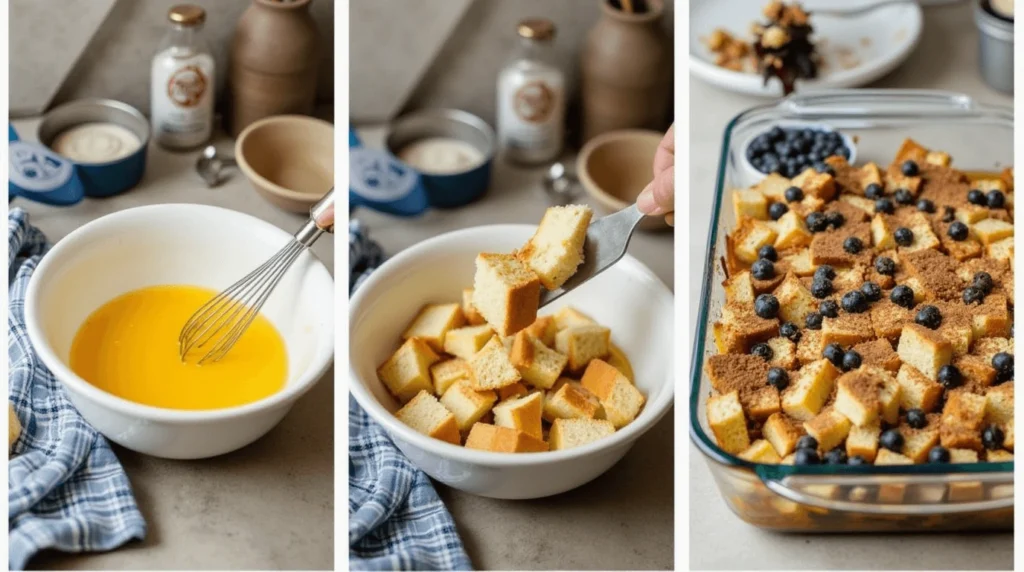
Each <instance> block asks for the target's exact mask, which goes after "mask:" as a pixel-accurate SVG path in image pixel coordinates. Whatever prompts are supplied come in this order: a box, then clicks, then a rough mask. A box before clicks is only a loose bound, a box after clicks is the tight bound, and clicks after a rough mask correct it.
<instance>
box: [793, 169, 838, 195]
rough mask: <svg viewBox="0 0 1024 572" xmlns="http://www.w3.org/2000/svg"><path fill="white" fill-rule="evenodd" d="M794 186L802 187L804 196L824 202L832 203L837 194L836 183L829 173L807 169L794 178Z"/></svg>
mask: <svg viewBox="0 0 1024 572" xmlns="http://www.w3.org/2000/svg"><path fill="white" fill-rule="evenodd" d="M793 185H794V186H797V187H800V189H801V190H803V192H804V194H807V195H811V196H814V197H817V198H819V199H821V200H823V201H830V200H832V198H833V197H834V196H835V194H836V181H835V179H833V178H832V175H829V174H828V173H819V172H818V171H816V170H814V169H811V168H807V169H804V172H803V173H800V174H799V175H797V176H796V177H794V178H793Z"/></svg>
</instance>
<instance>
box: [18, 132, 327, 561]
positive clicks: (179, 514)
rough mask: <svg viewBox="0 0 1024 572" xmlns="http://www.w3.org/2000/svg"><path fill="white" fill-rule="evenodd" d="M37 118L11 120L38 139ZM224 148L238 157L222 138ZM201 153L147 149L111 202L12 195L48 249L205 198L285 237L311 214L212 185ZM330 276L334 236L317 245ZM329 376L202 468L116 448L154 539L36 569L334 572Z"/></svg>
mask: <svg viewBox="0 0 1024 572" xmlns="http://www.w3.org/2000/svg"><path fill="white" fill-rule="evenodd" d="M37 121H38V120H22V121H15V122H14V125H15V128H16V129H17V130H18V133H19V135H20V136H21V137H22V138H23V139H32V140H34V139H35V125H36V123H37ZM217 144H218V147H220V148H222V149H223V150H225V151H230V150H231V142H230V141H229V140H228V139H227V138H226V137H223V136H222V137H221V138H220V139H218V140H217ZM197 156H198V151H193V152H189V153H170V152H167V151H164V150H163V149H161V148H159V147H156V146H155V145H151V146H150V151H149V158H148V165H147V169H146V175H145V177H144V179H143V180H142V182H141V183H140V184H139V186H138V187H136V188H135V189H132V190H131V191H129V192H127V193H126V194H123V195H120V196H117V197H111V198H107V199H86V200H84V201H83V202H81V203H79V204H77V205H75V206H71V207H51V206H46V205H41V204H38V203H33V202H29V201H26V200H24V199H16V200H15V201H14V202H12V203H11V205H10V206H11V207H16V206H17V207H23V208H24V209H25V210H27V211H28V212H29V214H30V216H31V222H32V223H33V224H34V225H35V226H37V227H39V228H40V229H42V231H43V232H44V233H46V236H47V237H48V238H49V239H50V241H51V242H56V241H58V240H60V239H61V238H63V237H64V236H65V235H67V234H68V233H69V232H71V231H72V230H74V229H76V228H78V227H80V226H82V225H83V224H86V223H88V222H89V221H92V220H94V219H96V218H99V217H101V216H103V215H105V214H108V213H112V212H115V211H120V210H124V209H127V208H131V207H135V206H140V205H149V204H155V203H200V204H208V205H216V206H221V207H226V208H230V209H234V210H237V211H241V212H245V213H248V214H250V215H253V216H255V217H258V218H261V219H263V220H266V221H268V222H270V223H273V224H275V225H277V226H278V227H280V228H282V229H284V230H287V231H289V232H291V231H293V230H295V229H297V228H299V226H300V225H301V224H302V222H303V221H304V220H305V219H304V217H301V216H299V215H294V214H290V213H285V212H282V211H279V210H277V209H276V208H274V207H273V206H271V205H270V204H269V203H267V202H266V201H264V200H263V199H262V198H260V196H259V195H257V194H256V192H255V191H254V190H253V189H252V187H251V186H250V185H249V183H248V181H247V180H246V179H245V178H244V177H243V176H242V175H241V174H240V173H238V172H235V171H232V172H231V178H230V179H229V180H228V181H227V182H226V183H225V184H223V185H222V186H220V187H217V188H216V189H208V188H206V186H205V185H204V184H203V182H202V181H201V180H200V179H199V176H198V175H197V174H196V173H195V170H194V168H193V165H194V163H195V159H196V157H197ZM313 250H314V252H315V253H316V255H317V257H318V258H319V259H320V260H322V261H323V262H324V264H326V265H327V268H328V269H329V270H331V271H332V273H333V268H334V245H333V241H332V240H331V237H330V236H326V237H324V238H321V239H320V240H319V241H318V242H317V243H316V245H314V247H313ZM333 380H334V371H333V368H332V369H331V370H329V371H328V372H327V373H326V374H325V375H324V377H323V379H321V380H320V382H319V383H318V384H317V385H316V386H315V387H314V388H313V389H312V390H310V391H309V393H307V394H306V395H305V396H303V397H302V398H300V399H299V401H298V402H297V403H296V404H295V407H294V408H293V409H292V411H291V412H290V413H288V415H287V416H286V417H285V418H284V420H283V421H282V422H281V424H280V425H278V426H277V427H276V428H274V429H273V430H271V431H270V433H268V434H267V435H266V436H264V437H263V438H262V439H260V440H259V441H257V442H255V443H253V444H252V445H249V446H248V447H245V448H243V449H241V450H239V451H235V452H234V453H229V454H227V455H223V456H220V457H215V458H213V459H205V460H199V461H172V460H166V459H157V458H154V457H149V456H146V455H141V454H138V453H134V452H132V451H128V450H126V449H123V448H121V447H117V446H115V447H114V450H115V452H116V453H117V456H118V458H119V459H120V460H121V462H122V463H123V464H124V467H125V470H126V471H127V473H128V478H129V479H130V480H131V483H132V488H133V489H134V491H135V497H136V500H137V501H138V503H139V508H140V509H141V510H142V514H143V516H144V517H145V519H146V523H147V525H148V533H147V536H146V539H145V540H144V541H142V542H141V543H139V542H136V543H132V544H128V545H127V546H125V547H123V548H121V549H118V550H114V551H112V552H108V553H104V554H85V555H78V554H72V555H68V554H61V553H56V552H50V553H45V554H43V555H40V556H39V557H37V558H35V559H34V560H33V561H32V562H30V563H29V565H30V566H31V567H33V568H56V569H93V570H114V569H127V570H143V569H170V570H188V569H242V570H254V569H266V568H271V569H307V570H308V569H331V568H333V567H334V384H333Z"/></svg>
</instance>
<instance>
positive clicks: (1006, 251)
mask: <svg viewBox="0 0 1024 572" xmlns="http://www.w3.org/2000/svg"><path fill="white" fill-rule="evenodd" d="M985 254H986V255H987V256H988V257H989V258H993V259H995V260H1003V261H1006V262H1009V263H1012V262H1013V237H1010V238H1004V239H1002V240H997V241H995V242H993V243H992V244H988V245H985Z"/></svg>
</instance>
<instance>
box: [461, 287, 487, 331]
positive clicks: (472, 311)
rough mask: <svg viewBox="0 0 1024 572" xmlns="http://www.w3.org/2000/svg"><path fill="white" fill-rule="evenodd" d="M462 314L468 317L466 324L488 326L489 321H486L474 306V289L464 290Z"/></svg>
mask: <svg viewBox="0 0 1024 572" xmlns="http://www.w3.org/2000/svg"><path fill="white" fill-rule="evenodd" d="M462 314H463V315H464V316H466V323H467V324H469V325H470V326H479V325H481V324H486V323H487V320H485V319H484V317H483V316H482V315H480V312H478V311H477V309H476V306H474V305H473V289H472V288H463V289H462Z"/></svg>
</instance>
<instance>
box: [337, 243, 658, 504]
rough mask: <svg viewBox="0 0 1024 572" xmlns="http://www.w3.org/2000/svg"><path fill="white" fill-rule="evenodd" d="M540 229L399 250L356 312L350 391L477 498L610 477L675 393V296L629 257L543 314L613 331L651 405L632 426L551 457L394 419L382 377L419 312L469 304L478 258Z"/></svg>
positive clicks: (419, 461) (355, 301)
mask: <svg viewBox="0 0 1024 572" xmlns="http://www.w3.org/2000/svg"><path fill="white" fill-rule="evenodd" d="M535 230H536V227H533V226H528V225H495V226H483V227H477V228H470V229H466V230H460V231H457V232H451V233H448V234H443V235H441V236H438V237H435V238H432V239H430V240H427V241H424V242H421V243H419V244H417V245H415V246H413V247H411V248H408V249H406V250H404V251H402V252H401V253H399V254H398V255H397V256H395V257H394V258H392V259H390V260H389V261H387V262H386V263H385V264H384V265H382V266H381V267H380V268H379V269H377V270H376V271H374V273H373V274H371V275H370V277H369V279H368V280H367V281H366V282H365V283H364V284H363V285H362V286H361V287H360V288H359V290H357V291H356V293H355V295H354V296H353V297H352V300H351V302H350V306H349V328H350V341H349V345H350V349H349V362H350V376H351V382H350V391H351V392H352V395H353V396H354V397H355V398H356V400H357V401H358V402H359V404H360V405H361V406H362V407H363V409H364V410H366V411H367V413H368V414H369V415H370V417H372V418H373V419H374V420H375V421H376V422H377V423H379V424H381V425H382V426H383V427H384V429H385V430H386V431H387V432H388V434H389V435H390V436H391V438H392V440H394V442H395V444H396V445H397V446H398V448H399V449H401V450H402V452H403V453H405V455H406V456H407V457H409V459H410V460H412V462H413V463H415V464H416V466H418V467H419V468H421V469H423V470H424V471H425V472H426V473H427V474H428V475H430V476H431V477H433V478H434V479H436V480H438V481H441V482H443V483H445V484H447V485H449V486H452V487H455V488H457V489H461V490H464V491H467V492H471V493H474V494H478V495H482V496H487V497H494V498H504V499H528V498H538V497H544V496H549V495H554V494H558V493H561V492H564V491H567V490H570V489H573V488H576V487H578V486H580V485H582V484H584V483H586V482H588V481H590V480H592V479H594V478H596V477H598V476H599V475H601V474H602V473H604V472H605V471H607V470H608V469H609V468H611V466H612V465H614V464H615V463H616V462H617V461H618V460H619V459H621V458H622V457H623V455H625V454H626V453H627V452H628V451H629V449H630V447H632V446H633V443H634V442H636V440H637V439H639V438H640V437H641V436H642V435H643V434H644V433H645V432H647V430H648V429H650V428H651V427H652V426H653V425H654V424H655V423H656V422H657V421H658V420H659V419H661V417H662V416H663V415H664V414H665V413H666V412H667V411H668V409H669V407H670V406H671V405H672V396H673V381H674V374H673V360H674V359H675V354H676V349H677V348H676V347H675V345H674V342H673V334H672V331H673V318H672V317H673V315H674V314H673V301H672V293H671V292H670V291H669V289H668V288H666V287H665V285H664V284H663V283H662V282H661V281H660V280H658V278H657V277H656V276H655V275H654V274H653V273H652V272H651V271H650V270H648V269H647V268H646V267H644V266H643V265H642V264H641V263H640V262H639V261H637V260H636V259H635V258H633V257H631V256H629V255H627V256H626V257H625V258H623V259H622V260H621V261H619V262H618V263H617V264H615V265H614V266H613V267H611V268H609V269H608V270H606V271H605V272H604V273H602V274H601V275H600V276H598V277H596V278H594V279H593V280H591V281H590V282H588V283H586V284H585V285H583V286H582V287H580V288H578V289H576V290H574V291H572V292H571V293H569V294H567V295H565V296H563V297H562V298H559V300H558V301H557V302H555V303H553V304H552V305H551V306H550V307H545V308H543V309H542V310H541V314H542V315H543V314H548V313H553V312H555V311H557V310H558V309H559V308H560V307H562V306H573V307H575V308H577V309H578V310H580V311H581V312H584V313H586V314H588V315H590V316H591V317H593V318H594V319H595V320H597V321H598V322H599V323H600V324H602V325H604V326H606V327H608V328H611V331H612V342H613V343H615V344H616V345H617V346H619V347H620V348H622V350H623V352H624V353H625V354H626V356H627V357H628V358H629V360H630V362H631V363H632V365H633V369H634V373H635V377H636V385H637V387H638V388H639V389H640V391H642V392H643V393H644V395H645V396H646V397H647V403H646V405H645V406H644V408H643V410H642V411H641V412H640V415H639V416H638V417H637V418H636V420H634V421H633V422H632V423H630V424H629V425H627V426H626V427H624V428H622V429H620V430H619V431H617V432H616V433H615V434H614V435H612V436H611V437H607V438H605V439H601V440H599V441H596V442H593V443H589V444H587V445H585V446H582V447H578V448H574V449H567V450H563V451H550V452H545V453H515V454H508V453H492V452H489V451H478V450H473V449H465V448H463V447H459V446H456V445H452V444H450V443H446V442H443V441H440V440H438V439H433V438H431V437H428V436H426V435H423V434H422V433H419V432H417V431H415V430H413V429H412V428H410V427H409V426H407V425H405V424H404V423H402V422H400V421H399V420H398V419H396V418H395V416H394V412H395V411H397V410H398V408H399V407H400V404H399V403H398V402H396V401H395V399H394V398H393V397H391V395H390V394H389V393H388V391H387V389H385V387H384V385H383V384H382V383H381V382H380V380H379V379H378V378H377V373H376V369H377V366H379V365H380V364H381V363H383V362H384V360H386V359H387V357H388V356H389V355H390V354H391V353H393V352H394V351H395V350H396V349H397V348H398V345H399V343H400V341H401V334H402V331H403V330H404V329H405V327H406V326H407V325H408V323H409V322H410V321H411V320H412V319H413V317H414V316H415V315H416V312H417V311H418V310H419V309H420V308H421V307H422V306H423V305H424V304H427V303H429V302H453V301H459V300H461V299H462V289H463V288H467V287H470V286H472V284H473V271H474V260H475V259H476V255H477V254H478V253H480V252H510V251H512V250H513V249H516V248H519V247H520V246H522V245H523V243H525V242H526V240H527V239H528V238H529V237H530V236H531V235H532V234H533V232H534V231H535Z"/></svg>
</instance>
